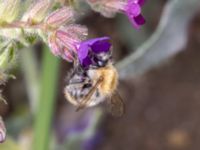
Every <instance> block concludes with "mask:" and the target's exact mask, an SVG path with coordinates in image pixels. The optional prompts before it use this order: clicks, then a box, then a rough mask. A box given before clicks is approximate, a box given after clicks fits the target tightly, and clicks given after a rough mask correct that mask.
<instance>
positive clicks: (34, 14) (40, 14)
mask: <svg viewBox="0 0 200 150" xmlns="http://www.w3.org/2000/svg"><path fill="white" fill-rule="evenodd" d="M50 5H51V2H50V1H49V0H38V1H36V2H35V3H34V4H33V5H32V6H31V7H30V8H29V9H28V11H27V12H26V13H25V15H24V16H23V17H22V20H23V21H28V22H30V23H32V24H36V23H39V22H41V21H42V20H43V19H44V18H45V16H46V15H47V12H48V9H49V8H50Z"/></svg>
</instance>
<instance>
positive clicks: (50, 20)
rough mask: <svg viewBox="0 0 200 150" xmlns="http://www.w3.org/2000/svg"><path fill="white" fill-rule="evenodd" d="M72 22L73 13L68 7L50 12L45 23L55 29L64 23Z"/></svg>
mask: <svg viewBox="0 0 200 150" xmlns="http://www.w3.org/2000/svg"><path fill="white" fill-rule="evenodd" d="M73 20H74V11H73V9H72V8H70V7H63V8H61V9H58V10H56V11H54V12H52V13H51V14H50V15H49V16H48V17H47V18H46V21H45V23H46V24H47V25H48V26H50V27H52V28H56V27H59V26H61V25H64V24H66V23H69V22H72V21H73Z"/></svg>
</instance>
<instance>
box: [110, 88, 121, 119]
mask: <svg viewBox="0 0 200 150" xmlns="http://www.w3.org/2000/svg"><path fill="white" fill-rule="evenodd" d="M108 111H109V112H110V113H111V114H112V115H113V116H116V117H121V116H122V115H123V114H124V111H125V105H124V102H123V100H122V98H121V96H120V95H119V93H118V92H117V91H115V92H114V93H113V95H112V97H111V98H110V99H109V100H108Z"/></svg>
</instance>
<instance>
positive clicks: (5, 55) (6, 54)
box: [0, 42, 16, 70]
mask: <svg viewBox="0 0 200 150" xmlns="http://www.w3.org/2000/svg"><path fill="white" fill-rule="evenodd" d="M15 58H16V54H15V45H14V43H12V42H10V43H8V45H6V46H5V47H4V48H2V49H1V50H0V69H1V70H7V69H9V68H10V67H11V66H12V65H13V63H14V61H15Z"/></svg>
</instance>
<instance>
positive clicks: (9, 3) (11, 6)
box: [0, 0, 20, 24]
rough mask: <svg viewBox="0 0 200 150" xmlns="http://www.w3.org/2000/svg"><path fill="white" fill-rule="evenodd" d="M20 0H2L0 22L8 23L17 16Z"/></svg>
mask: <svg viewBox="0 0 200 150" xmlns="http://www.w3.org/2000/svg"><path fill="white" fill-rule="evenodd" d="M19 9H20V0H3V2H1V3H0V23H1V24H2V23H10V22H12V21H13V20H15V19H16V18H17V17H18V14H19Z"/></svg>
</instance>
